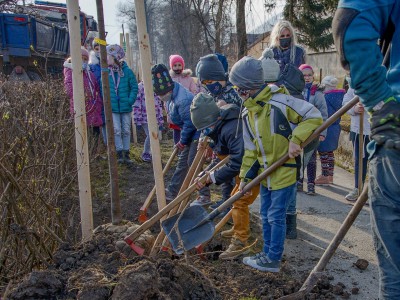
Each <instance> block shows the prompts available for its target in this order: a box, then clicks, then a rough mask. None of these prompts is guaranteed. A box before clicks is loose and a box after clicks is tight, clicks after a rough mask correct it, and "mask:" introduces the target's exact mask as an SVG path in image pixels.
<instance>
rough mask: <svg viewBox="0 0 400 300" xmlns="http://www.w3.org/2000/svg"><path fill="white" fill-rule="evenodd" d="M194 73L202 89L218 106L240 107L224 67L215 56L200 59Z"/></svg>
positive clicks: (239, 100)
mask: <svg viewBox="0 0 400 300" xmlns="http://www.w3.org/2000/svg"><path fill="white" fill-rule="evenodd" d="M196 73H197V77H198V79H199V81H200V82H201V83H202V85H203V88H204V89H205V90H206V91H207V92H208V93H209V94H210V95H211V96H212V97H214V99H215V101H216V102H217V104H218V105H219V106H222V105H224V104H235V105H237V106H239V107H241V105H242V100H241V99H240V97H239V95H238V94H237V92H236V91H235V89H234V88H233V85H232V83H230V82H229V80H228V75H227V74H226V72H225V69H224V66H223V65H222V63H221V61H220V60H219V59H218V56H217V55H216V54H209V55H206V56H203V57H201V58H200V60H199V62H198V63H197V66H196Z"/></svg>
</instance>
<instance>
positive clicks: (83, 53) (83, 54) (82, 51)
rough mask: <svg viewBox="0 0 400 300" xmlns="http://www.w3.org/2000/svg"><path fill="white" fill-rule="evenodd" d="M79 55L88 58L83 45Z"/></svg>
mask: <svg viewBox="0 0 400 300" xmlns="http://www.w3.org/2000/svg"><path fill="white" fill-rule="evenodd" d="M81 55H82V56H86V57H87V58H89V52H88V51H87V50H86V49H85V48H83V47H81Z"/></svg>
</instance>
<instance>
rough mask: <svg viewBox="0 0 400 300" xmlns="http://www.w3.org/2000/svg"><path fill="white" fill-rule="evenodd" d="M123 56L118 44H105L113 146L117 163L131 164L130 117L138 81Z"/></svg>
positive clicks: (123, 53)
mask: <svg viewBox="0 0 400 300" xmlns="http://www.w3.org/2000/svg"><path fill="white" fill-rule="evenodd" d="M124 57H125V52H124V50H123V49H122V48H121V47H120V46H119V45H109V46H107V63H108V68H109V70H110V74H109V81H110V99H111V110H112V116H113V123H114V136H115V148H116V150H117V156H118V162H119V163H124V162H125V163H128V164H132V163H133V162H132V161H131V160H130V158H129V148H130V144H131V118H132V106H133V104H134V103H135V100H136V96H137V92H138V83H137V81H136V77H135V74H133V71H132V70H131V69H130V68H129V67H128V65H127V64H126V63H125V62H124V61H121V60H122V59H123V58H124Z"/></svg>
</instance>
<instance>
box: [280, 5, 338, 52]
mask: <svg viewBox="0 0 400 300" xmlns="http://www.w3.org/2000/svg"><path fill="white" fill-rule="evenodd" d="M338 2H339V1H338V0H299V1H298V0H288V1H287V2H286V4H285V8H284V12H283V15H284V17H285V19H287V20H288V21H290V22H291V23H292V25H293V26H294V27H295V28H296V29H297V30H298V33H299V34H298V40H299V43H300V44H303V45H306V46H308V47H310V48H311V49H313V50H316V51H317V50H326V49H329V48H330V47H331V46H332V45H333V37H332V32H331V27H332V25H331V24H332V18H333V15H334V13H335V10H336V8H337V5H338Z"/></svg>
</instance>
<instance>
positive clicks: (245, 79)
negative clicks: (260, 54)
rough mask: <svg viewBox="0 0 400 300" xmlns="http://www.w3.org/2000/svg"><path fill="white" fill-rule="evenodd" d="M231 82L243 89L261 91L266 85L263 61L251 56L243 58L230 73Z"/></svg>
mask: <svg viewBox="0 0 400 300" xmlns="http://www.w3.org/2000/svg"><path fill="white" fill-rule="evenodd" d="M229 80H230V82H232V83H233V84H234V85H236V86H237V87H238V88H241V89H246V90H258V89H260V88H261V87H262V86H263V84H264V74H263V68H262V66H261V61H260V60H258V59H255V58H253V57H251V56H245V57H243V58H242V59H240V60H239V61H238V62H236V63H235V64H234V65H233V67H232V70H231V72H230V73H229Z"/></svg>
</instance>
